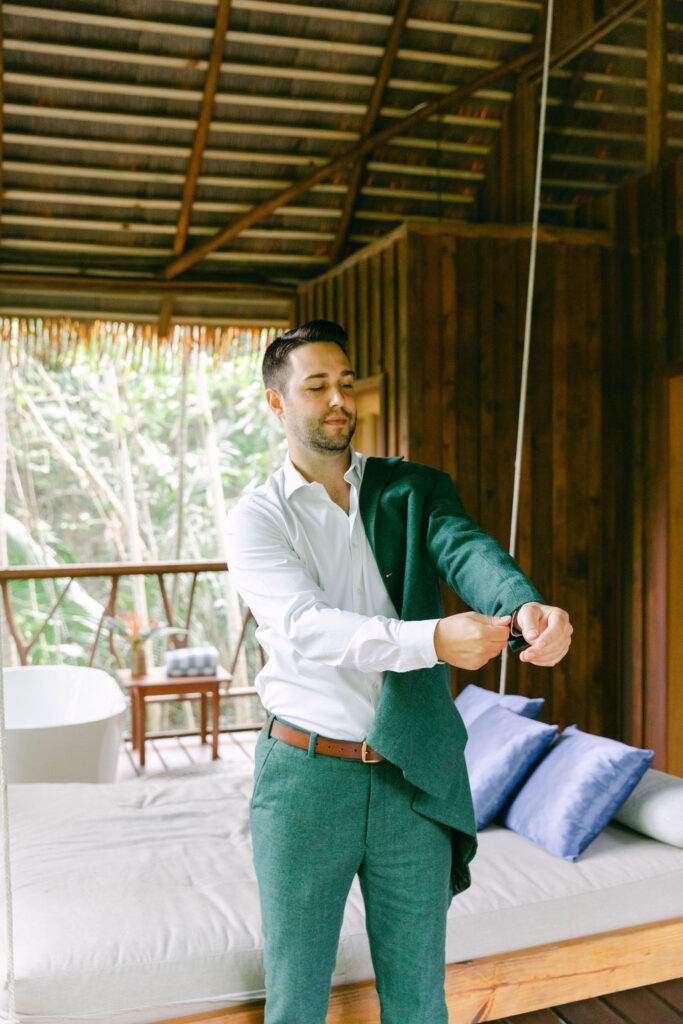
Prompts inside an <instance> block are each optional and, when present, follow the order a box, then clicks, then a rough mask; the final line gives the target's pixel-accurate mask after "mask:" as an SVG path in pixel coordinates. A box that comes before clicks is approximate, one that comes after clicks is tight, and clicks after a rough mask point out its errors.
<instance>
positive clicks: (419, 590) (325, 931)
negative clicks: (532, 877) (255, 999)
mask: <svg viewBox="0 0 683 1024" xmlns="http://www.w3.org/2000/svg"><path fill="white" fill-rule="evenodd" d="M346 341H347V337H346V334H345V332H344V331H343V329H342V328H341V327H339V326H338V325H337V324H334V323H331V322H330V321H325V320H315V321H312V322H310V323H307V324H304V325H303V326H301V327H298V328H296V329H295V330H292V331H288V332H287V333H286V334H284V335H282V337H280V338H278V339H276V340H275V341H274V342H273V343H272V344H271V345H270V347H269V348H268V349H267V351H266V354H265V357H264V360H263V378H264V383H265V387H266V400H267V402H268V405H269V406H270V409H271V411H272V412H273V413H274V414H275V415H276V416H277V417H278V419H280V421H281V422H282V424H283V427H284V430H285V433H286V436H287V443H288V449H289V454H288V456H287V458H286V460H285V463H284V465H283V467H282V468H281V469H280V470H278V471H277V472H276V473H274V474H273V475H272V476H271V477H269V479H268V480H267V481H266V483H265V484H264V485H263V486H262V487H259V488H257V489H256V490H255V491H253V492H252V493H251V494H249V495H247V496H246V497H245V498H243V499H242V501H241V502H240V503H239V504H238V506H237V507H236V508H235V509H234V510H233V511H232V512H231V513H230V515H229V517H228V526H227V541H228V566H229V569H230V572H231V573H232V575H233V579H234V581H235V584H236V586H237V589H238V591H239V592H240V594H241V596H242V598H243V599H244V601H245V602H246V604H247V605H248V606H249V607H250V608H251V610H252V612H253V614H254V617H255V619H256V621H257V622H258V626H259V628H258V638H259V642H260V643H261V645H262V646H263V648H264V650H265V651H266V653H267V655H268V661H267V663H266V666H265V668H263V669H262V671H261V672H260V673H259V676H258V679H257V690H258V692H259V694H260V697H261V700H262V701H263V704H264V706H265V707H266V709H267V711H268V722H267V726H266V728H265V729H264V731H263V732H262V733H261V735H260V737H259V740H258V743H257V747H256V757H255V777H254V792H253V796H252V801H251V814H250V825H251V832H252V839H253V846H254V863H255V868H256V874H257V878H258V884H259V894H260V900H261V912H262V921H263V932H264V936H265V954H264V959H265V970H266V1014H265V1022H266V1024H324V1021H325V1016H326V1011H327V1005H328V1001H329V995H330V984H331V976H332V972H333V970H334V966H335V959H336V953H337V946H338V941H339V933H340V929H341V923H342V917H343V913H344V906H345V903H346V897H347V894H348V891H349V888H350V886H351V883H352V881H353V879H354V877H355V875H356V874H357V875H358V876H359V880H360V886H361V891H362V894H363V899H364V902H365V910H366V919H367V930H368V938H369V942H370V951H371V955H372V962H373V966H374V970H375V976H376V984H377V991H378V994H379V998H380V1003H381V1013H382V1024H446V1022H447V1020H448V1013H447V1009H446V1004H445V998H444V975H445V937H446V913H447V910H448V906H449V903H450V900H451V898H452V896H453V895H454V894H455V893H458V892H461V891H462V890H463V889H465V888H467V886H468V885H469V883H470V875H469V868H468V864H469V861H470V860H471V859H472V857H473V856H474V853H475V850H476V831H475V826H474V818H473V812H472V802H471V796H470V790H469V784H468V779H467V773H466V769H465V761H464V756H463V751H464V747H465V741H466V738H467V735H466V731H465V728H464V726H463V724H462V721H461V719H460V716H459V715H458V712H457V711H456V709H455V707H454V705H453V701H452V699H451V695H450V686H449V670H448V666H449V665H455V666H457V667H459V668H464V669H472V670H473V669H477V668H480V667H481V666H482V665H484V664H486V663H487V662H488V661H489V660H490V659H491V658H494V657H496V656H497V655H498V654H500V652H501V651H502V650H503V648H504V647H505V645H506V644H507V643H508V642H510V643H511V646H512V647H513V649H522V653H521V654H520V658H521V659H522V660H524V661H528V662H531V663H532V664H536V665H554V664H556V663H557V662H558V661H559V660H560V659H561V658H563V657H564V655H565V654H566V652H567V649H568V647H569V644H570V640H571V632H572V627H571V625H570V623H569V618H568V616H567V613H566V612H564V611H562V610H561V609H559V608H555V607H552V606H549V605H545V604H544V603H543V601H542V598H541V597H540V595H539V594H538V592H537V591H536V590H535V589H534V587H533V586H532V585H531V583H530V582H529V581H528V580H527V578H526V577H525V576H524V574H523V573H522V571H521V570H520V568H519V567H518V566H517V564H516V563H515V562H514V561H513V559H511V558H510V557H509V556H508V555H507V554H506V553H505V552H504V551H503V550H502V548H500V546H499V545H498V544H497V543H496V541H494V540H493V539H492V538H490V537H488V536H487V535H486V534H484V533H483V532H482V531H481V530H480V529H479V528H478V527H477V526H476V524H475V523H474V522H473V521H472V520H471V519H469V517H468V516H467V514H466V512H465V510H464V508H463V506H462V503H461V501H460V498H459V496H458V494H457V491H456V490H455V487H454V486H453V483H452V481H451V480H450V478H449V477H448V476H447V475H446V474H444V473H441V472H437V471H436V470H432V469H429V468H427V467H425V466H420V465H417V464H415V463H406V462H403V461H402V460H401V459H395V458H394V459H377V458H368V459H366V458H365V456H363V455H361V454H359V453H358V452H355V451H354V450H353V448H352V447H351V438H352V435H353V431H354V427H355V424H356V405H355V399H354V391H353V381H354V374H353V369H352V367H351V365H350V363H349V360H348V357H347V354H346ZM440 580H445V582H446V583H447V584H448V585H449V586H450V587H451V588H452V589H453V590H456V591H457V592H458V593H459V594H460V596H461V597H462V598H463V599H464V600H465V601H466V603H467V604H468V605H469V606H470V607H471V608H472V609H474V610H473V611H468V612H465V613H462V614H459V615H451V616H447V617H444V615H443V608H442V603H441V594H440V584H439V581H440ZM511 638H512V639H511ZM515 638H516V639H515Z"/></svg>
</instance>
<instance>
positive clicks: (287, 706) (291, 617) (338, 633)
mask: <svg viewBox="0 0 683 1024" xmlns="http://www.w3.org/2000/svg"><path fill="white" fill-rule="evenodd" d="M364 468H365V456H363V455H360V454H359V453H358V452H354V451H353V449H351V465H350V467H349V469H348V471H347V473H346V474H345V477H344V479H345V480H347V481H348V482H349V483H350V484H351V490H350V508H349V514H348V515H347V514H346V513H345V512H344V510H343V509H342V508H340V507H339V505H337V504H335V503H334V502H333V501H332V499H331V498H330V497H329V495H328V493H327V491H326V490H325V488H324V487H323V485H322V484H320V483H309V482H308V481H307V480H306V479H305V477H303V476H302V475H301V473H300V472H299V471H298V470H297V469H296V467H295V466H294V465H293V463H292V462H291V460H290V458H289V456H288V457H287V459H286V461H285V464H284V466H283V467H282V468H281V469H279V470H278V471H277V472H276V473H273V474H272V476H270V477H269V478H268V480H267V481H266V483H265V484H263V486H262V487H259V488H257V489H256V490H255V491H253V492H252V493H251V494H249V495H247V496H246V497H244V498H243V499H242V500H241V501H240V502H239V504H238V505H237V506H236V507H235V508H234V509H232V511H231V512H230V514H229V515H228V521H227V531H226V539H227V553H228V569H229V571H230V573H231V575H232V577H233V580H234V582H235V586H236V588H237V590H238V592H239V593H240V595H241V596H242V599H243V600H244V601H245V603H246V604H247V605H248V606H249V608H251V611H252V613H253V615H254V618H255V619H256V622H257V623H258V629H257V634H256V635H257V637H258V640H259V643H260V644H261V646H262V647H263V649H264V651H265V652H266V655H267V657H268V661H267V663H266V665H265V667H264V668H263V669H262V670H261V672H259V674H258V676H257V678H256V689H257V691H258V693H259V695H260V697H261V700H262V702H263V704H264V706H265V707H266V708H267V709H268V711H270V712H271V713H272V714H274V715H277V716H278V717H281V718H284V719H285V720H286V721H288V722H291V724H292V725H296V726H298V727H300V728H302V729H306V730H308V731H311V732H316V733H319V734H320V735H321V736H327V737H329V738H331V739H343V740H361V739H364V738H365V737H366V736H367V734H368V732H369V730H370V726H371V725H372V721H373V718H374V714H375V709H376V707H377V704H378V702H379V698H380V695H381V691H382V683H383V680H384V672H385V671H386V670H388V669H391V670H393V671H395V672H407V671H410V670H412V669H417V668H431V666H432V665H435V664H436V662H437V660H438V659H437V656H436V652H435V650H434V630H435V628H436V624H437V622H438V621H439V620H438V619H427V620H423V621H417V622H406V621H402V620H400V619H399V618H398V617H397V614H396V609H395V608H394V605H393V603H392V601H391V598H390V597H389V594H388V593H387V590H386V587H385V585H384V582H383V580H382V577H381V575H380V572H379V569H378V568H377V563H376V561H375V558H374V555H373V554H372V550H371V548H370V544H369V542H368V539H367V537H366V535H365V530H364V528H363V523H362V520H361V517H360V515H359V512H358V493H359V491H360V485H361V481H362V478H363V470H364Z"/></svg>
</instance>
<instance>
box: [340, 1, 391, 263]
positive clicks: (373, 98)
mask: <svg viewBox="0 0 683 1024" xmlns="http://www.w3.org/2000/svg"><path fill="white" fill-rule="evenodd" d="M409 8H410V0H398V3H397V5H396V11H395V13H394V19H393V21H392V23H391V30H390V32H389V38H388V40H387V45H386V47H385V49H384V56H383V57H382V63H381V65H380V69H379V71H378V73H377V78H376V79H375V83H374V85H373V87H372V93H371V94H370V102H369V103H368V109H367V111H366V112H365V116H364V118H363V121H362V124H361V129H360V133H361V139H367V138H369V137H370V136H371V135H372V133H373V131H374V130H375V125H376V123H377V117H378V115H379V112H380V108H381V106H382V99H383V98H384V91H385V89H386V87H387V83H388V81H389V78H390V76H391V71H392V68H393V66H394V61H395V60H396V55H397V54H398V49H399V45H400V42H401V34H402V32H403V28H404V25H405V23H406V19H407V17H408V10H409ZM364 173H365V159H364V158H361V159H360V160H358V161H357V162H356V163H355V164H354V165H353V166H352V168H351V173H350V174H349V179H348V185H347V189H346V197H345V199H344V205H343V207H342V215H341V220H340V221H339V225H338V227H337V235H336V238H335V240H334V242H333V243H332V247H331V249H330V264H331V265H332V266H334V264H335V263H338V262H339V257H340V255H341V253H342V252H343V250H344V247H345V245H346V239H347V237H348V233H349V228H350V226H351V218H352V217H353V211H354V209H355V206H356V200H357V198H358V192H359V191H360V186H361V181H362V180H363V175H364Z"/></svg>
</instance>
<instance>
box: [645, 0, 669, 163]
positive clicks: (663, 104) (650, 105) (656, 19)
mask: <svg viewBox="0 0 683 1024" xmlns="http://www.w3.org/2000/svg"><path fill="white" fill-rule="evenodd" d="M666 7H667V4H666V0H648V4H647V124H646V161H647V169H648V171H654V170H655V169H656V168H657V167H659V166H660V164H661V163H662V160H663V158H664V154H665V151H666V108H667V45H666Z"/></svg>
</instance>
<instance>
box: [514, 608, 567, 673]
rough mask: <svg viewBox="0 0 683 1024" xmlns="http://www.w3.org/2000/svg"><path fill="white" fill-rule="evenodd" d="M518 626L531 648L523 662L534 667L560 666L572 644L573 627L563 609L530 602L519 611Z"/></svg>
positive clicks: (524, 655) (522, 654)
mask: <svg viewBox="0 0 683 1024" xmlns="http://www.w3.org/2000/svg"><path fill="white" fill-rule="evenodd" d="M514 622H515V626H516V627H517V629H518V630H520V631H521V632H522V635H523V636H524V639H525V640H526V642H527V643H528V644H529V647H528V648H527V649H526V650H525V651H522V653H521V654H520V656H519V660H520V661H529V662H531V663H532V664H533V665H557V663H558V661H562V659H563V658H564V656H565V654H566V653H567V651H568V650H569V645H570V643H571V642H572V633H573V632H574V630H573V629H572V624H571V622H570V621H569V616H568V615H567V613H566V612H565V611H564V610H563V609H562V608H554V607H553V606H552V605H549V604H539V603H538V602H537V601H529V602H528V603H527V604H523V605H522V607H521V608H518V609H517V612H516V614H515V617H514Z"/></svg>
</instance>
